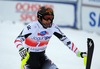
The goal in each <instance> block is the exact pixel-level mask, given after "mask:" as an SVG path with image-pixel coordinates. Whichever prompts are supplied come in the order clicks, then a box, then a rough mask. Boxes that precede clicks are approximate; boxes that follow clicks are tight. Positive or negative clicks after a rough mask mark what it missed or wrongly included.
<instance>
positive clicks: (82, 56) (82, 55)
mask: <svg viewBox="0 0 100 69" xmlns="http://www.w3.org/2000/svg"><path fill="white" fill-rule="evenodd" d="M77 56H78V57H81V58H84V57H86V56H87V53H86V52H80V51H79V52H78V53H77Z"/></svg>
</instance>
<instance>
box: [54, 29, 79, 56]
mask: <svg viewBox="0 0 100 69" xmlns="http://www.w3.org/2000/svg"><path fill="white" fill-rule="evenodd" d="M54 35H55V36H56V37H57V38H59V39H60V40H61V41H62V42H63V43H64V44H65V45H66V46H67V47H68V48H69V49H71V50H72V51H73V52H74V53H76V54H78V52H80V51H79V50H78V48H77V47H76V46H75V45H74V43H73V42H72V41H70V39H68V38H67V37H66V35H64V34H63V33H62V32H61V30H60V29H59V28H58V27H56V30H55V32H54Z"/></svg>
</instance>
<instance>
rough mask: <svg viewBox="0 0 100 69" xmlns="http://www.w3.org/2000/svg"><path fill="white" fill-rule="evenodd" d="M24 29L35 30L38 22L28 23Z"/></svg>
mask: <svg viewBox="0 0 100 69" xmlns="http://www.w3.org/2000/svg"><path fill="white" fill-rule="evenodd" d="M26 27H31V28H37V27H38V21H34V22H30V23H29V24H28V25H27V26H26Z"/></svg>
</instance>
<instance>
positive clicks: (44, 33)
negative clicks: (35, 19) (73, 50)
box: [38, 31, 48, 36]
mask: <svg viewBox="0 0 100 69" xmlns="http://www.w3.org/2000/svg"><path fill="white" fill-rule="evenodd" d="M46 34H48V32H47V31H41V32H40V33H38V36H44V35H46Z"/></svg>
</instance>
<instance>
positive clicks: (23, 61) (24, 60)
mask: <svg viewBox="0 0 100 69" xmlns="http://www.w3.org/2000/svg"><path fill="white" fill-rule="evenodd" d="M29 57H30V55H29V53H28V52H26V57H25V58H23V59H22V60H21V69H24V65H25V64H26V62H27V61H28V59H29Z"/></svg>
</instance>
